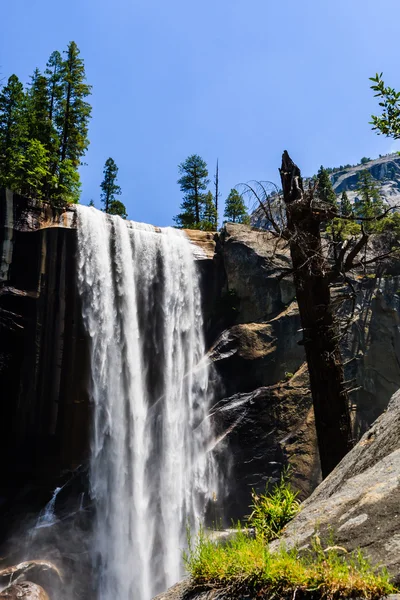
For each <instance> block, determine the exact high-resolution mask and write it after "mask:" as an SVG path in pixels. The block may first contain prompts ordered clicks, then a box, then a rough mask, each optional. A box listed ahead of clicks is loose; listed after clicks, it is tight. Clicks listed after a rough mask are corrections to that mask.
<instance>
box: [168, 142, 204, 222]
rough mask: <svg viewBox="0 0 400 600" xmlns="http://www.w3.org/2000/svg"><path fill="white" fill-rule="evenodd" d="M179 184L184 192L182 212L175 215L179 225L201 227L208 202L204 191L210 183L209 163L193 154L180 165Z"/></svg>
mask: <svg viewBox="0 0 400 600" xmlns="http://www.w3.org/2000/svg"><path fill="white" fill-rule="evenodd" d="M178 169H179V174H180V175H181V177H180V178H179V179H178V184H179V187H180V189H181V192H183V201H182V204H181V211H182V212H181V213H179V215H177V216H176V217H174V221H175V223H176V225H177V227H183V228H186V229H200V228H201V220H202V212H203V210H204V208H205V204H206V194H204V191H205V190H206V189H207V185H208V184H209V179H208V169H207V164H206V163H205V162H204V160H203V159H202V158H201V157H200V156H198V155H197V154H192V155H191V156H189V157H188V158H187V159H186V160H185V161H184V162H183V163H181V164H180V165H178Z"/></svg>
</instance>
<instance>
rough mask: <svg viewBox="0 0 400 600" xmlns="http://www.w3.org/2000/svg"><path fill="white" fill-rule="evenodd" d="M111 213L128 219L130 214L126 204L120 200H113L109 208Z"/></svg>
mask: <svg viewBox="0 0 400 600" xmlns="http://www.w3.org/2000/svg"><path fill="white" fill-rule="evenodd" d="M108 214H109V215H118V216H119V217H122V219H127V217H128V214H127V212H126V208H125V204H122V202H120V200H112V202H111V203H110V206H109V209H108Z"/></svg>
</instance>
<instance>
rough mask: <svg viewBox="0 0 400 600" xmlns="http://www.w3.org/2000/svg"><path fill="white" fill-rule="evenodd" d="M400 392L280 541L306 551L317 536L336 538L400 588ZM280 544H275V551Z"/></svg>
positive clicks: (338, 542) (311, 497)
mask: <svg viewBox="0 0 400 600" xmlns="http://www.w3.org/2000/svg"><path fill="white" fill-rule="evenodd" d="M399 506H400V392H397V393H396V394H395V395H394V396H393V398H392V400H391V402H390V404H389V406H388V408H387V410H386V412H385V413H384V414H383V415H382V416H381V417H379V419H378V420H377V421H376V422H375V423H374V425H373V426H372V427H371V429H370V430H369V431H368V432H366V433H365V434H364V436H363V437H362V439H361V440H360V442H359V443H358V444H357V446H356V447H355V448H354V449H353V450H352V451H351V452H349V454H347V455H346V456H345V458H344V459H343V460H342V462H341V463H340V464H339V465H338V466H337V467H336V469H335V470H334V471H333V472H332V473H331V474H330V475H329V476H328V477H327V478H326V479H325V480H324V481H323V482H322V484H321V485H320V486H319V487H318V488H317V489H316V490H315V492H314V493H313V494H312V495H311V496H310V498H309V499H308V500H307V501H306V502H305V503H304V504H303V506H302V510H301V512H300V513H299V515H298V516H297V517H295V519H294V520H293V521H292V522H291V523H289V525H288V526H287V527H286V530H285V534H284V536H283V537H282V542H284V543H285V544H286V545H287V546H288V547H292V546H293V545H297V546H299V547H306V546H307V545H308V544H310V541H311V539H312V537H313V535H314V534H315V533H316V532H318V535H319V537H320V539H321V543H322V544H324V543H325V544H327V543H328V538H329V536H330V535H332V534H333V536H334V541H335V544H337V545H339V546H343V547H344V548H345V549H346V550H347V551H351V550H354V549H356V548H361V549H362V550H363V551H364V552H365V554H366V555H368V556H369V557H370V559H371V560H372V562H373V563H374V564H380V565H383V566H386V567H387V568H388V570H389V571H390V573H391V574H392V575H393V576H394V577H395V578H398V583H400V579H399V574H400V534H399V523H400V512H399ZM278 543H279V542H274V543H273V544H272V549H274V548H275V547H276V546H277V545H278Z"/></svg>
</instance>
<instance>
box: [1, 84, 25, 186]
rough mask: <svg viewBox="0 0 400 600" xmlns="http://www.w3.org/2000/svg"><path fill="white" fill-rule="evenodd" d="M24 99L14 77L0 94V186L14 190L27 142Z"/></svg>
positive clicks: (20, 87)
mask: <svg viewBox="0 0 400 600" xmlns="http://www.w3.org/2000/svg"><path fill="white" fill-rule="evenodd" d="M25 105H26V97H25V93H24V88H23V85H22V83H21V82H20V80H19V79H18V77H17V76H16V75H11V77H9V79H8V81H7V84H6V85H5V86H4V87H3V89H2V90H1V92H0V185H3V186H5V187H10V188H11V189H15V184H16V182H15V172H16V169H17V168H18V165H20V163H21V160H22V157H23V144H24V143H25V142H26V140H27V129H26V111H25Z"/></svg>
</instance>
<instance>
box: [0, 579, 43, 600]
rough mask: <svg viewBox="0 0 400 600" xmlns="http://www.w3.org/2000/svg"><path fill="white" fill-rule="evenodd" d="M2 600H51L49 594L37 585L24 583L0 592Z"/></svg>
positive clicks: (29, 582) (0, 599) (28, 582)
mask: <svg viewBox="0 0 400 600" xmlns="http://www.w3.org/2000/svg"><path fill="white" fill-rule="evenodd" d="M0 600H50V598H49V596H48V594H47V592H46V591H45V590H44V589H43V588H42V587H41V586H40V585H37V584H36V583H32V582H31V581H23V582H21V583H15V584H13V585H10V586H8V587H7V588H6V589H5V590H3V591H2V592H0Z"/></svg>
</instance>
